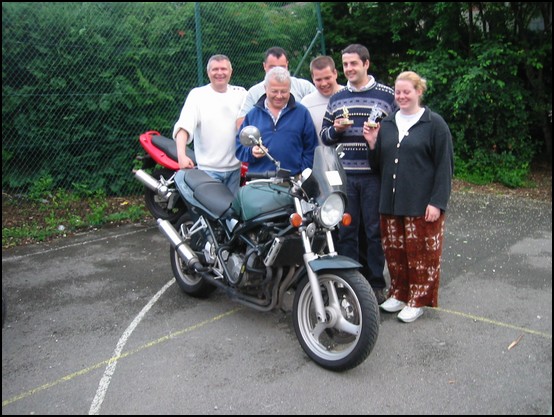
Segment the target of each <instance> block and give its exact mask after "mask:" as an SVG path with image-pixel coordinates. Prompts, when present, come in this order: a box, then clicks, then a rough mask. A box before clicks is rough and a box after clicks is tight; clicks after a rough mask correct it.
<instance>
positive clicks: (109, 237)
mask: <svg viewBox="0 0 554 417" xmlns="http://www.w3.org/2000/svg"><path fill="white" fill-rule="evenodd" d="M153 228H154V227H152V228H148V229H142V230H133V231H131V232H127V233H120V234H118V235H111V236H105V237H100V238H98V239H91V240H85V241H84V242H79V243H73V244H71V245H65V246H60V247H57V248H50V249H46V250H43V251H37V252H33V253H28V254H26V255H14V256H6V257H4V254H2V263H4V262H9V261H18V260H20V259H24V258H29V257H31V256H34V255H42V254H45V253H49V252H56V251H59V250H62V249H67V248H72V247H74V246H83V245H86V244H88V243H96V242H102V241H103V240H109V239H117V238H119V237H123V236H129V235H134V234H135V233H144V232H146V231H148V230H150V229H153Z"/></svg>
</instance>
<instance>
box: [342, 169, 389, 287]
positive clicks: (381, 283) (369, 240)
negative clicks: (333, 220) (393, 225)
mask: <svg viewBox="0 0 554 417" xmlns="http://www.w3.org/2000/svg"><path fill="white" fill-rule="evenodd" d="M346 188H347V195H348V203H347V205H346V211H347V212H348V213H350V214H351V215H352V224H351V225H350V226H348V227H344V226H341V227H340V229H339V241H338V243H337V252H338V253H339V254H341V255H345V256H348V257H350V258H352V259H354V260H355V261H358V262H360V263H362V264H363V263H364V262H363V261H364V259H363V258H364V257H365V256H367V259H365V261H366V263H367V268H365V266H366V265H363V266H364V268H363V269H362V270H361V272H364V270H365V271H366V272H365V274H366V275H367V276H366V278H367V280H368V282H369V284H370V285H371V286H372V287H373V288H375V289H379V288H385V287H386V281H385V278H384V276H383V272H384V270H385V255H384V253H383V246H382V245H381V228H380V224H379V223H380V218H379V194H380V192H381V178H380V177H379V175H373V174H360V175H347V184H346ZM361 224H363V228H364V229H363V231H364V232H365V236H364V233H360V232H361V231H360V230H359V228H360V226H361ZM359 236H361V237H362V238H364V237H365V241H364V242H360V241H359ZM364 249H365V254H360V250H364ZM360 255H362V256H360ZM364 255H365V256H364ZM360 258H362V259H360Z"/></svg>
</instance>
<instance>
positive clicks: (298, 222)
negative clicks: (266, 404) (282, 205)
mask: <svg viewBox="0 0 554 417" xmlns="http://www.w3.org/2000/svg"><path fill="white" fill-rule="evenodd" d="M289 222H290V224H291V226H292V227H296V228H298V227H300V226H302V216H301V215H300V214H298V213H292V214H291V215H290V217H289Z"/></svg>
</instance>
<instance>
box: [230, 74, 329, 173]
mask: <svg viewBox="0 0 554 417" xmlns="http://www.w3.org/2000/svg"><path fill="white" fill-rule="evenodd" d="M290 86H291V76H290V73H289V72H288V70H286V69H285V68H282V67H274V68H272V69H271V70H269V71H268V72H267V74H266V76H265V79H264V87H265V94H264V95H263V96H262V97H261V98H260V99H259V100H258V102H257V103H256V105H255V106H254V107H253V108H252V109H251V110H250V111H249V112H248V113H247V114H246V117H245V119H244V121H243V123H242V126H241V129H242V128H243V127H244V126H249V125H251V126H256V127H257V128H258V129H259V130H260V133H261V135H262V146H253V147H247V146H243V145H242V144H241V143H240V130H241V129H239V133H238V134H237V137H236V144H237V149H236V153H235V155H236V157H237V158H238V159H239V160H240V161H243V162H247V163H248V171H249V172H265V171H270V170H275V164H274V163H273V161H271V159H269V158H268V157H267V155H266V152H267V151H269V153H270V154H271V156H272V157H273V158H274V159H275V160H277V161H279V162H280V163H281V168H284V169H288V170H290V171H291V174H292V175H297V174H300V173H301V172H302V171H303V170H304V169H306V168H311V167H312V165H313V159H314V149H315V147H316V146H317V144H318V138H317V133H316V131H315V128H314V124H313V122H312V118H311V116H310V112H309V111H308V109H307V108H306V107H304V106H303V105H302V104H300V103H299V102H296V100H295V99H294V96H293V95H292V94H291V93H290Z"/></svg>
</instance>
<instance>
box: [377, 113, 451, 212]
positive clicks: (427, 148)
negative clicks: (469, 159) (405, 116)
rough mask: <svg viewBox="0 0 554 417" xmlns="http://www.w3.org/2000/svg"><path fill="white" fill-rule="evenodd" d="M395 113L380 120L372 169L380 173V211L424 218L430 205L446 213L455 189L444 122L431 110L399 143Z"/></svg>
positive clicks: (449, 139) (448, 137)
mask: <svg viewBox="0 0 554 417" xmlns="http://www.w3.org/2000/svg"><path fill="white" fill-rule="evenodd" d="M395 115H396V112H395V113H393V114H391V115H389V116H388V117H386V118H385V119H383V120H382V121H381V129H380V130H379V135H378V136H377V142H376V145H375V150H373V151H369V162H370V165H371V168H372V170H377V171H378V172H379V173H380V174H381V195H380V201H379V212H380V213H381V214H390V215H396V216H423V215H425V209H426V207H427V205H428V204H431V205H433V206H435V207H438V208H439V209H441V210H442V211H445V210H446V207H447V204H448V200H449V198H450V192H451V189H452V176H453V173H454V151H453V145H452V135H451V133H450V129H449V128H448V125H447V124H446V122H445V121H444V119H443V118H442V117H441V116H440V115H438V114H437V113H434V112H432V111H431V110H430V109H429V108H427V107H426V108H425V111H424V113H423V115H422V116H421V118H420V119H419V121H418V122H417V123H416V124H415V125H413V126H412V127H411V128H410V129H409V131H408V133H407V134H406V136H404V138H403V139H402V142H401V143H399V142H398V128H397V126H396V122H395Z"/></svg>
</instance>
